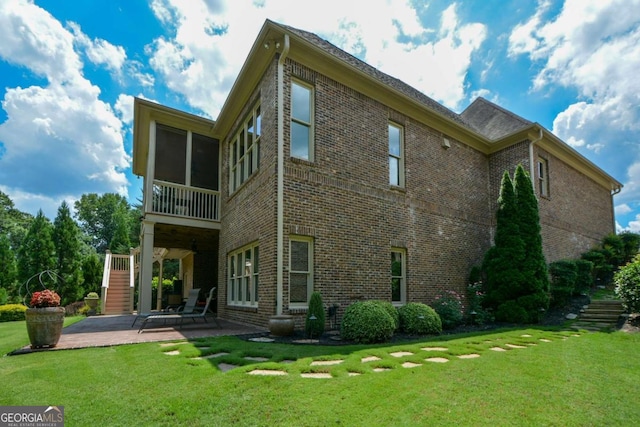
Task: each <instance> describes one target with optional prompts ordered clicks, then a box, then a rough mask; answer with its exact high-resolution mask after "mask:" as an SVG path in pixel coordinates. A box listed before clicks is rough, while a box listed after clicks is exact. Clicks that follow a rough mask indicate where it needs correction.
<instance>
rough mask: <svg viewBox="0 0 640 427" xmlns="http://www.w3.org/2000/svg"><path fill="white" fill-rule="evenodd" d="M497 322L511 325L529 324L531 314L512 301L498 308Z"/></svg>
mask: <svg viewBox="0 0 640 427" xmlns="http://www.w3.org/2000/svg"><path fill="white" fill-rule="evenodd" d="M496 320H497V321H499V322H509V323H528V322H529V314H528V313H527V310H525V309H524V307H522V306H520V305H519V304H518V303H517V302H516V301H513V300H512V301H507V302H505V303H502V304H500V306H498V309H497V310H496Z"/></svg>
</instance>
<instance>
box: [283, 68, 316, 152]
mask: <svg viewBox="0 0 640 427" xmlns="http://www.w3.org/2000/svg"><path fill="white" fill-rule="evenodd" d="M294 85H295V86H299V87H301V88H303V89H306V90H308V91H309V121H308V122H306V121H304V120H302V119H300V118H299V117H295V116H294V113H295V112H294V110H293V87H294ZM314 100H315V89H314V87H313V86H312V85H310V84H308V83H304V82H302V81H300V80H297V79H292V80H291V106H290V107H291V110H290V111H291V125H290V126H289V153H290V155H291V157H294V158H296V159H302V160H306V161H309V162H313V161H314V157H315V156H314V151H315V150H314V149H315V146H314V122H315V111H314V105H315V101H314ZM294 123H296V124H299V125H302V126H305V127H306V128H307V129H308V130H309V141H307V150H308V151H307V158H304V157H298V156H295V155H294V153H293V124H294Z"/></svg>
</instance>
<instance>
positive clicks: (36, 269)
mask: <svg viewBox="0 0 640 427" xmlns="http://www.w3.org/2000/svg"><path fill="white" fill-rule="evenodd" d="M52 232H53V227H52V226H51V222H50V221H49V220H48V219H47V218H46V217H45V216H44V214H43V213H42V210H39V211H38V214H37V215H36V217H35V218H34V220H33V222H32V223H31V226H30V227H29V230H28V231H27V235H26V236H25V238H24V240H23V241H22V246H21V247H20V250H19V252H18V275H19V279H20V282H21V283H22V284H23V283H24V282H26V281H27V280H28V279H29V278H31V276H33V275H35V274H38V273H40V272H42V271H45V270H54V269H55V268H56V249H55V246H54V244H53V239H52V237H51V234H52ZM32 283H33V284H34V288H33V289H30V291H31V292H33V291H34V290H39V289H37V286H36V285H37V281H36V282H32ZM54 290H57V289H54ZM21 293H22V296H23V297H24V293H25V290H24V289H23V290H21Z"/></svg>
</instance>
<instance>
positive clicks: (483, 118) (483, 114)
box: [461, 97, 532, 141]
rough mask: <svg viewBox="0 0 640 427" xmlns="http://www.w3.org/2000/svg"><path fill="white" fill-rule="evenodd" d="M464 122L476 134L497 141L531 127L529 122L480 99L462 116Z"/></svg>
mask: <svg viewBox="0 0 640 427" xmlns="http://www.w3.org/2000/svg"><path fill="white" fill-rule="evenodd" d="M461 116H462V118H463V119H464V121H465V122H466V123H467V124H468V125H469V126H471V127H472V128H473V129H474V130H475V131H476V132H478V133H480V134H482V135H484V136H486V137H487V138H488V139H490V140H492V141H495V140H497V139H500V138H503V137H505V136H507V135H510V134H512V133H514V132H517V131H519V130H522V129H524V128H526V127H528V126H531V124H532V123H531V122H530V121H529V120H526V119H523V118H522V117H520V116H518V115H517V114H514V113H512V112H511V111H508V110H505V109H504V108H502V107H500V106H498V105H496V104H494V103H493V102H489V101H487V100H486V99H484V98H482V97H480V98H477V99H476V100H475V101H473V102H472V103H471V105H469V106H468V107H467V109H466V110H464V111H463V112H462V114H461Z"/></svg>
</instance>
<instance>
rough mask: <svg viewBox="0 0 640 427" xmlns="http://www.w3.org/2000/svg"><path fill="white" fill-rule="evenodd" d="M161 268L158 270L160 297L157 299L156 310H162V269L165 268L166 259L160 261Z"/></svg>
mask: <svg viewBox="0 0 640 427" xmlns="http://www.w3.org/2000/svg"><path fill="white" fill-rule="evenodd" d="M158 262H159V263H160V268H159V270H158V297H157V298H156V310H162V267H163V266H164V258H160V260H159V261H158Z"/></svg>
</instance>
